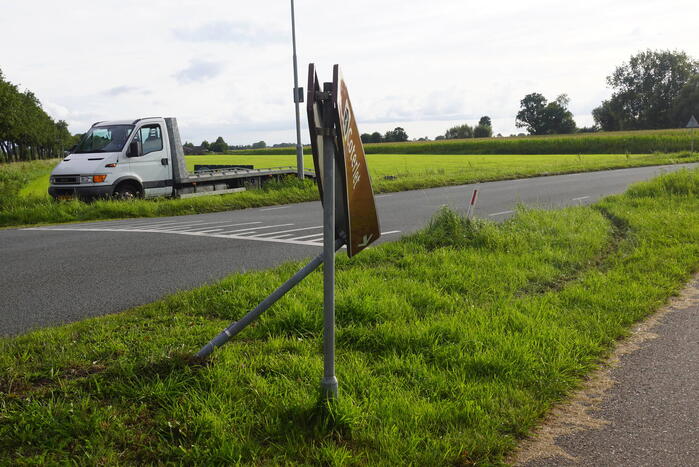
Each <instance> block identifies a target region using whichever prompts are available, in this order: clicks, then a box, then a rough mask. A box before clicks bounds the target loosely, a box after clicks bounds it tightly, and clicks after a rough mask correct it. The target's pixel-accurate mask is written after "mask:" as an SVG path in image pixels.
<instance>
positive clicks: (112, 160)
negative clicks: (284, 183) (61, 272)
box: [48, 117, 315, 199]
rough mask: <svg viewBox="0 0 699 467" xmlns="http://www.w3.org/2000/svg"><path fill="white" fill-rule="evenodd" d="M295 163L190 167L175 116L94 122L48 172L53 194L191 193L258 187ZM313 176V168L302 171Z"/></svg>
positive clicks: (91, 196) (124, 195) (134, 195)
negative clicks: (186, 162) (209, 167)
mask: <svg viewBox="0 0 699 467" xmlns="http://www.w3.org/2000/svg"><path fill="white" fill-rule="evenodd" d="M296 173H297V169H296V167H293V166H289V167H274V168H266V169H249V168H224V169H208V170H203V171H199V172H192V173H190V172H189V171H187V167H186V164H185V159H184V152H183V150H182V141H181V140H180V133H179V129H178V127H177V119H175V118H161V117H152V118H140V119H137V120H120V121H111V122H97V123H95V124H94V125H92V127H91V128H90V130H89V131H88V132H87V133H86V134H85V136H83V138H82V139H81V141H80V143H79V144H78V145H77V146H76V147H75V148H74V149H73V150H72V151H71V152H70V154H68V155H67V156H66V157H65V158H64V159H63V160H62V161H61V162H59V164H58V165H57V166H56V167H55V168H54V169H53V172H51V178H50V185H49V190H48V191H49V195H51V196H52V197H54V198H56V199H62V198H79V199H94V198H100V197H115V198H139V197H144V198H150V197H156V196H172V197H182V198H184V197H192V196H201V195H215V194H224V193H232V192H236V191H243V190H245V189H246V188H247V187H256V188H259V187H261V186H262V184H263V183H264V182H265V181H267V180H274V179H276V180H279V179H280V178H282V177H284V176H288V175H296ZM305 176H306V177H309V178H315V172H313V171H305Z"/></svg>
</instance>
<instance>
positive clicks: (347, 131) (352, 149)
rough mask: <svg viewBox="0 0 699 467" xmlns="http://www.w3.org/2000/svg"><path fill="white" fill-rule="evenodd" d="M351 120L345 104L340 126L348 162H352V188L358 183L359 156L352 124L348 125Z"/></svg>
mask: <svg viewBox="0 0 699 467" xmlns="http://www.w3.org/2000/svg"><path fill="white" fill-rule="evenodd" d="M351 121H352V114H351V113H350V109H349V106H346V107H345V108H344V111H343V115H342V128H343V130H344V131H343V136H344V137H345V140H346V141H347V151H348V152H349V154H348V155H349V158H350V163H351V164H352V190H354V189H355V188H356V187H357V183H359V179H360V175H359V158H358V157H357V146H356V145H355V144H354V140H353V139H352V126H351V125H350V123H351Z"/></svg>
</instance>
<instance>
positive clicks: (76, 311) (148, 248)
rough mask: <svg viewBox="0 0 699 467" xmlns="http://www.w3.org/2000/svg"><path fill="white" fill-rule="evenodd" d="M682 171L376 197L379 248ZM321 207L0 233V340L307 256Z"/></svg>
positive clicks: (585, 199)
mask: <svg viewBox="0 0 699 467" xmlns="http://www.w3.org/2000/svg"><path fill="white" fill-rule="evenodd" d="M689 166H693V167H696V166H699V164H686V165H683V166H662V167H642V168H633V169H621V170H612V171H604V172H589V173H583V174H570V175H559V176H550V177H537V178H528V179H519V180H509V181H501V182H492V183H483V184H479V185H461V186H453V187H446V188H434V189H427V190H416V191H408V192H401V193H390V194H385V195H379V196H377V200H376V201H377V207H378V211H379V218H380V222H381V230H382V232H383V233H384V234H383V236H382V239H381V240H380V242H381V241H388V240H395V239H397V238H399V237H400V236H401V235H402V234H405V233H409V232H412V231H415V230H417V229H419V228H421V227H422V226H424V225H425V223H426V222H427V221H428V220H429V219H430V217H431V216H432V215H433V214H434V212H435V211H436V210H437V209H439V207H440V206H443V205H449V206H451V207H452V208H453V209H456V210H459V211H462V212H463V211H465V210H466V207H467V204H468V201H469V200H470V197H471V194H472V192H473V189H474V188H476V187H477V188H478V189H479V197H478V205H477V208H476V215H477V216H480V217H484V218H491V219H495V220H502V219H505V218H507V217H509V216H511V215H512V214H513V210H514V209H516V206H517V204H519V203H523V204H526V205H530V206H538V207H544V208H555V207H559V206H564V205H571V204H588V203H591V202H594V201H595V200H597V199H599V198H600V197H603V196H607V195H609V194H613V193H620V192H622V191H624V190H625V189H626V187H627V186H628V185H629V184H630V183H632V182H635V181H639V180H645V179H648V178H652V177H653V176H655V175H657V174H659V173H662V172H667V171H673V170H677V169H679V168H680V167H689ZM321 225H322V209H321V206H320V203H319V202H311V203H300V204H293V205H285V206H274V207H268V208H257V209H246V210H240V211H228V212H220V213H213V214H200V215H193V216H178V217H170V218H156V219H153V218H151V219H134V220H120V221H103V222H90V223H82V224H66V225H57V226H47V227H39V228H32V229H10V230H2V231H0V263H1V264H2V266H3V267H2V268H0V336H8V335H16V334H21V333H24V332H27V331H29V330H32V329H35V328H38V327H42V326H49V325H56V324H63V323H68V322H72V321H77V320H80V319H84V318H87V317H92V316H99V315H104V314H108V313H115V312H119V311H122V310H125V309H128V308H130V307H133V306H136V305H141V304H144V303H148V302H151V301H154V300H156V299H158V298H161V297H163V296H165V295H167V294H170V293H173V292H176V291H179V290H184V289H191V288H193V287H196V286H199V285H203V284H206V283H210V282H214V281H216V280H218V279H220V278H222V277H225V276H226V275H228V274H231V273H234V272H244V271H249V270H255V269H265V268H269V267H271V266H274V265H277V264H279V263H282V262H284V261H287V260H292V259H301V258H306V257H310V256H315V255H317V254H319V253H320V251H321V248H322V236H321Z"/></svg>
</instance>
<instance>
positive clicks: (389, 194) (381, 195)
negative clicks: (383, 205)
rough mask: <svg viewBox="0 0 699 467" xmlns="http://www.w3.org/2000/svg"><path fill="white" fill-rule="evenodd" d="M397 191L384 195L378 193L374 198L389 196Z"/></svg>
mask: <svg viewBox="0 0 699 467" xmlns="http://www.w3.org/2000/svg"><path fill="white" fill-rule="evenodd" d="M394 194H395V193H384V194H383V195H376V196H374V198H385V197H387V196H393V195H394Z"/></svg>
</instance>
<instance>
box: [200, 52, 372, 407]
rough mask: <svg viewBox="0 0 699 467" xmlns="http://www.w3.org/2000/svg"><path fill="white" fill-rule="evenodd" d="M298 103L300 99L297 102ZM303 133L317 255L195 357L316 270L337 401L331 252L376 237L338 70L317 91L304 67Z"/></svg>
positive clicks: (328, 381) (326, 381) (330, 392)
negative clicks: (316, 221) (316, 207)
mask: <svg viewBox="0 0 699 467" xmlns="http://www.w3.org/2000/svg"><path fill="white" fill-rule="evenodd" d="M299 101H301V99H299ZM306 109H307V113H308V128H309V132H310V134H311V147H312V149H313V162H314V164H315V168H316V173H317V174H318V179H317V182H318V190H319V193H320V199H321V201H322V203H323V253H322V254H320V255H318V256H317V257H316V258H314V259H313V260H312V261H311V262H310V263H308V264H307V265H306V266H305V267H304V268H303V269H301V270H300V271H299V272H297V273H296V274H294V276H292V277H291V278H290V279H289V280H287V281H286V282H285V283H284V284H282V285H281V286H280V287H279V288H278V289H277V290H275V291H274V292H273V293H272V294H271V295H269V296H268V297H267V298H266V299H264V300H263V301H262V302H261V303H260V304H259V305H257V307H255V309H253V310H252V311H250V312H248V313H247V314H246V315H245V316H243V317H242V318H241V319H240V320H238V321H236V322H234V323H232V324H231V325H230V326H228V327H227V328H226V329H224V330H223V331H222V332H221V333H220V334H219V335H218V336H216V337H215V338H214V339H212V340H211V341H210V342H209V343H208V344H207V345H205V346H204V347H202V349H201V350H200V351H199V353H197V357H199V358H205V357H208V356H209V355H210V354H211V353H212V352H213V351H214V349H215V348H216V347H219V346H221V345H223V344H225V343H226V342H227V341H228V340H229V339H231V338H232V337H233V336H235V335H236V334H237V333H239V332H240V331H242V330H243V329H244V328H245V327H246V326H247V325H249V324H250V323H252V322H253V321H254V320H256V319H257V318H258V317H259V316H260V315H261V314H262V313H264V312H265V311H266V310H267V309H269V307H271V306H272V305H273V304H274V303H275V302H276V301H277V300H279V299H280V298H281V297H282V296H284V294H285V293H286V292H288V291H289V290H291V289H292V288H293V287H294V286H295V285H296V284H298V283H299V282H301V280H303V279H304V278H305V277H306V276H307V275H308V274H310V273H311V272H313V271H314V270H315V269H316V268H318V266H320V265H321V264H323V263H325V267H324V268H323V377H322V379H321V384H320V386H321V393H322V396H323V398H324V399H326V400H334V399H337V397H338V381H337V377H336V376H335V252H336V251H337V250H339V249H340V248H342V247H343V246H345V245H346V246H347V255H348V256H349V257H352V256H354V255H356V254H357V253H359V252H360V251H362V250H363V249H364V248H366V247H367V246H369V245H370V244H371V243H373V242H375V241H376V240H378V239H379V237H380V236H381V230H380V228H379V218H378V215H377V213H376V205H375V203H374V192H373V190H372V188H371V180H370V178H369V170H368V168H367V165H366V157H365V155H364V146H363V145H362V141H361V138H360V133H359V129H358V128H357V122H356V120H355V118H354V111H353V110H352V104H351V102H350V100H349V93H348V92H347V85H346V84H345V81H344V79H343V78H342V74H341V73H340V68H339V67H338V66H337V65H335V67H334V68H333V81H332V82H330V83H324V84H323V89H322V91H321V87H320V82H319V81H318V77H317V75H316V72H315V66H314V65H313V64H310V65H309V67H308V98H307V99H306Z"/></svg>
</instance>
